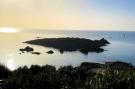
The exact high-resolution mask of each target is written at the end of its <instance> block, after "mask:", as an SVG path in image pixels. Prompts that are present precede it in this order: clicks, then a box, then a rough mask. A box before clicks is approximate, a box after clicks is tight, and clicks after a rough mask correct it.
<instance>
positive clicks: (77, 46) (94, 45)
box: [23, 37, 110, 54]
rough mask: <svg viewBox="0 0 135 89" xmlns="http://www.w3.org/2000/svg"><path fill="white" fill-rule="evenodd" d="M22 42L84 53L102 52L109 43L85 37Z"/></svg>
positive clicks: (61, 50) (104, 40) (62, 50)
mask: <svg viewBox="0 0 135 89" xmlns="http://www.w3.org/2000/svg"><path fill="white" fill-rule="evenodd" d="M23 43H27V44H32V45H40V46H44V47H51V48H54V49H57V50H59V51H60V53H63V52H64V51H80V52H82V53H84V54H87V53H88V52H97V53H100V52H103V51H104V49H103V48H102V47H103V46H106V45H107V44H110V42H108V41H107V40H106V39H104V38H102V39H100V40H90V39H85V38H70V37H66V38H43V39H35V40H30V41H25V42H23Z"/></svg>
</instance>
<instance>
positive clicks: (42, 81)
mask: <svg viewBox="0 0 135 89" xmlns="http://www.w3.org/2000/svg"><path fill="white" fill-rule="evenodd" d="M102 66H103V65H102V64H98V63H88V62H85V63H82V64H81V65H80V66H78V67H73V66H71V65H69V66H62V67H60V68H58V69H56V68H55V67H54V66H50V65H45V66H38V65H32V66H31V67H30V68H28V67H26V66H24V67H20V68H18V69H16V70H15V71H12V72H10V75H9V74H8V75H6V76H5V77H3V79H2V80H3V82H2V83H0V88H2V89H135V71H134V70H115V69H104V70H102V69H101V70H100V71H99V72H98V71H97V72H94V71H92V69H95V68H101V67H102ZM5 68H6V67H5ZM1 69H2V68H1ZM6 69H7V68H6ZM0 71H2V70H0Z"/></svg>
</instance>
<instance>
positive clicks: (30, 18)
mask: <svg viewBox="0 0 135 89" xmlns="http://www.w3.org/2000/svg"><path fill="white" fill-rule="evenodd" d="M0 27H15V28H29V29H30V28H35V29H37V28H42V29H79V30H81V29H87V30H88V29H89V30H135V0H0Z"/></svg>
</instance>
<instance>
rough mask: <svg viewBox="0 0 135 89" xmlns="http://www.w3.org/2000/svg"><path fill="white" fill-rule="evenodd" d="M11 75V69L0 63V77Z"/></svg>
mask: <svg viewBox="0 0 135 89" xmlns="http://www.w3.org/2000/svg"><path fill="white" fill-rule="evenodd" d="M9 75H11V71H10V70H9V69H8V68H7V67H6V66H5V65H3V64H0V79H2V78H7V77H8V76H9Z"/></svg>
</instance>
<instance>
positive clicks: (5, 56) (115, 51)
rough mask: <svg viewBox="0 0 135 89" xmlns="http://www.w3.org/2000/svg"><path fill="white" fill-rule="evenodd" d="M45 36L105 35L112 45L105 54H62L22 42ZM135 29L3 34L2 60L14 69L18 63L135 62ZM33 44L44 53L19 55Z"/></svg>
mask: <svg viewBox="0 0 135 89" xmlns="http://www.w3.org/2000/svg"><path fill="white" fill-rule="evenodd" d="M36 37H41V38H52V37H79V38H87V39H92V40H95V39H101V38H105V39H107V40H108V41H109V42H111V44H110V45H108V46H105V47H104V49H106V51H104V52H102V53H93V52H89V53H88V55H85V54H82V53H80V52H78V51H75V52H64V54H60V53H59V51H58V50H55V49H52V48H47V47H42V46H36V45H29V44H24V43H22V42H24V41H28V40H32V39H37V38H36ZM134 44H135V32H122V31H121V32H113V31H112V32H111V31H108V32H107V31H49V30H46V31H44V30H31V31H20V32H16V33H0V61H1V62H2V63H4V64H5V65H7V66H8V68H10V69H15V68H17V67H18V66H24V65H27V66H30V65H32V64H38V65H45V64H50V65H55V66H57V67H59V66H62V65H73V66H77V65H79V64H80V63H81V62H99V63H104V62H105V61H117V60H118V61H125V62H129V63H132V64H134V65H135V45H134ZM26 46H31V47H33V48H34V49H35V51H38V52H41V55H39V56H38V55H33V54H30V53H24V54H21V55H20V54H19V53H20V52H19V49H20V48H24V47H26ZM48 50H54V54H52V55H50V54H47V53H46V52H47V51H48Z"/></svg>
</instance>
